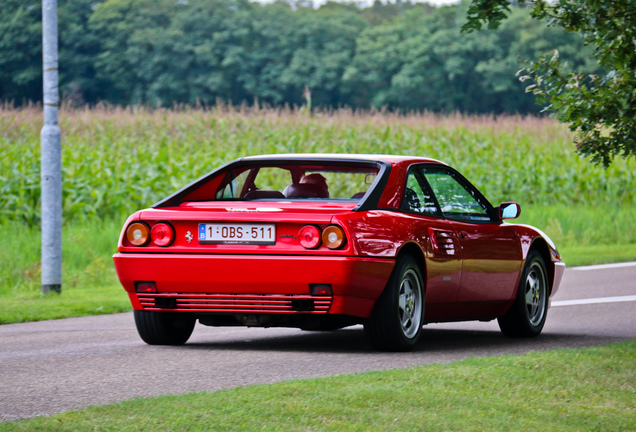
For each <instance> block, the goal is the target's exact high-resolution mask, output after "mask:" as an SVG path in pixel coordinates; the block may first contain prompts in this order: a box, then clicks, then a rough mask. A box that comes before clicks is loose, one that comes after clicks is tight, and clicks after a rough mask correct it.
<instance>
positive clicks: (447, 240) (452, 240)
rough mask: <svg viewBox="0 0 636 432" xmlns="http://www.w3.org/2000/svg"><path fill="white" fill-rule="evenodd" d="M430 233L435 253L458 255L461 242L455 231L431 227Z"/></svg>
mask: <svg viewBox="0 0 636 432" xmlns="http://www.w3.org/2000/svg"><path fill="white" fill-rule="evenodd" d="M428 233H429V235H430V238H431V244H432V246H433V253H435V254H437V255H451V256H453V255H458V254H459V244H458V242H457V236H456V235H455V232H454V231H447V230H438V229H435V228H429V229H428Z"/></svg>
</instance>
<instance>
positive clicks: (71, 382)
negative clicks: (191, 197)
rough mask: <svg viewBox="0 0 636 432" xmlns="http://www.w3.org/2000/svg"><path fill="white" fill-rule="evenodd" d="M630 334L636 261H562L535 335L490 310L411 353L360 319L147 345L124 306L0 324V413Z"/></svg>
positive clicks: (48, 410)
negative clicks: (522, 336)
mask: <svg viewBox="0 0 636 432" xmlns="http://www.w3.org/2000/svg"><path fill="white" fill-rule="evenodd" d="M603 299H604V300H603ZM570 300H583V301H575V302H570ZM571 303H574V304H571ZM634 338H636V263H630V264H627V265H624V266H620V267H610V268H578V269H568V270H566V273H565V276H564V280H563V283H562V286H561V290H560V291H559V293H557V295H556V297H555V298H554V299H553V307H552V308H551V309H550V312H549V314H548V320H547V324H546V327H545V329H544V331H543V334H542V335H541V336H540V337H538V338H536V339H531V340H516V339H508V338H505V337H503V336H502V335H501V333H500V332H499V328H498V327H497V324H496V322H494V321H493V322H489V323H452V324H433V325H428V326H426V327H425V328H424V334H423V338H422V339H421V341H420V343H419V345H418V346H417V348H416V350H415V351H413V352H410V353H397V354H396V353H377V352H374V351H372V350H371V348H370V346H369V344H368V343H367V341H366V340H365V338H364V334H363V330H362V327H360V326H357V327H351V328H347V329H343V330H339V331H336V332H303V331H299V330H293V329H247V328H221V329H217V328H211V327H204V326H201V325H197V327H196V328H195V332H194V334H193V336H192V338H191V339H190V341H189V342H188V344H186V345H184V346H181V347H153V346H148V345H146V344H144V343H143V342H142V341H141V340H140V339H139V337H138V335H137V332H136V330H135V326H134V323H133V317H132V314H131V313H125V314H117V315H104V316H97V317H85V318H71V319H63V320H56V321H45V322H37V323H25V324H11V325H4V326H0V421H7V420H16V419H23V418H31V417H36V416H43V415H50V414H54V413H59V412H63V411H70V410H75V409H79V408H83V407H86V406H88V405H97V404H106V403H109V402H116V401H122V400H125V399H131V398H134V397H147V396H154V395H164V394H178V393H186V392H197V391H214V390H219V389H223V388H229V387H236V386H243V385H247V384H262V383H272V382H277V381H283V380H290V379H297V378H307V377H321V376H329V375H336V374H345V373H356V372H363V371H369V370H382V369H390V368H405V367H408V366H411V365H423V364H431V363H447V362H451V361H455V360H459V359H462V358H466V357H475V356H479V357H482V356H496V355H501V354H521V353H524V352H527V351H533V350H546V349H552V348H562V347H566V348H572V347H586V346H592V345H598V344H604V343H609V342H619V341H624V340H629V339H634Z"/></svg>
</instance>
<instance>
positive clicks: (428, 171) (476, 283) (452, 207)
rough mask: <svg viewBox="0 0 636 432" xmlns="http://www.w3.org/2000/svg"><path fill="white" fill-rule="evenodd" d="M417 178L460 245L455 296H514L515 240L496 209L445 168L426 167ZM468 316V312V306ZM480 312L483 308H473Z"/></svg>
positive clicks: (486, 299)
mask: <svg viewBox="0 0 636 432" xmlns="http://www.w3.org/2000/svg"><path fill="white" fill-rule="evenodd" d="M421 173H422V176H423V177H424V178H425V179H426V182H427V184H428V186H429V187H430V188H431V190H432V192H433V194H434V196H435V200H436V201H437V205H438V206H439V210H440V212H441V214H442V216H443V217H444V218H445V219H446V220H448V221H449V222H450V224H451V225H452V226H453V228H454V230H455V232H456V233H457V236H458V242H459V244H460V247H461V257H462V272H461V280H460V283H459V293H458V297H457V300H458V302H463V303H473V302H498V301H506V300H509V299H511V298H512V297H513V295H514V291H515V287H516V285H517V280H518V277H519V272H520V271H521V265H522V252H521V247H520V243H519V239H518V238H517V235H516V233H515V231H514V229H513V227H511V226H509V225H507V224H504V223H502V221H501V220H499V219H498V215H496V214H495V213H496V209H493V207H492V206H491V205H490V203H488V201H487V200H486V199H485V198H484V196H483V195H482V194H481V193H479V191H478V190H477V189H475V188H474V187H473V186H472V185H471V184H470V183H469V182H468V181H467V180H466V179H465V178H464V177H463V176H461V175H460V174H459V173H457V172H456V171H455V170H452V169H450V168H448V167H438V166H425V167H422V168H421ZM466 313H467V314H471V313H472V312H471V310H470V309H468V310H467V312H466ZM474 313H475V315H481V314H483V313H487V312H485V310H484V309H481V310H475V311H474Z"/></svg>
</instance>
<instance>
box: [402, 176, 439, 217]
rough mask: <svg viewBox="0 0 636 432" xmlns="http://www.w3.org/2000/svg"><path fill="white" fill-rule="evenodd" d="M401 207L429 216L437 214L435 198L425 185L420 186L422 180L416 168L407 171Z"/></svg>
mask: <svg viewBox="0 0 636 432" xmlns="http://www.w3.org/2000/svg"><path fill="white" fill-rule="evenodd" d="M401 208H402V209H403V210H409V211H414V212H417V213H423V214H426V215H429V216H439V212H438V210H437V205H436V204H435V200H434V199H433V196H432V194H431V193H430V192H429V191H428V188H427V187H426V186H425V187H422V182H421V181H420V180H419V179H418V174H417V171H416V170H411V171H410V172H409V175H408V178H407V180H406V188H404V196H403V197H402V205H401Z"/></svg>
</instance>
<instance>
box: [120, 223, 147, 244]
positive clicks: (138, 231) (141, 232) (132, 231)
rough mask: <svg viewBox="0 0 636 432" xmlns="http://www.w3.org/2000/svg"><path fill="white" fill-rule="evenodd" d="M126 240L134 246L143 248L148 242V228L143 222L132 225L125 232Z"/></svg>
mask: <svg viewBox="0 0 636 432" xmlns="http://www.w3.org/2000/svg"><path fill="white" fill-rule="evenodd" d="M126 239H128V241H129V242H130V243H131V244H133V245H135V246H143V245H145V244H146V243H148V240H150V228H148V225H146V224H145V223H143V222H135V223H132V224H130V225H129V226H128V229H127V230H126Z"/></svg>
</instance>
